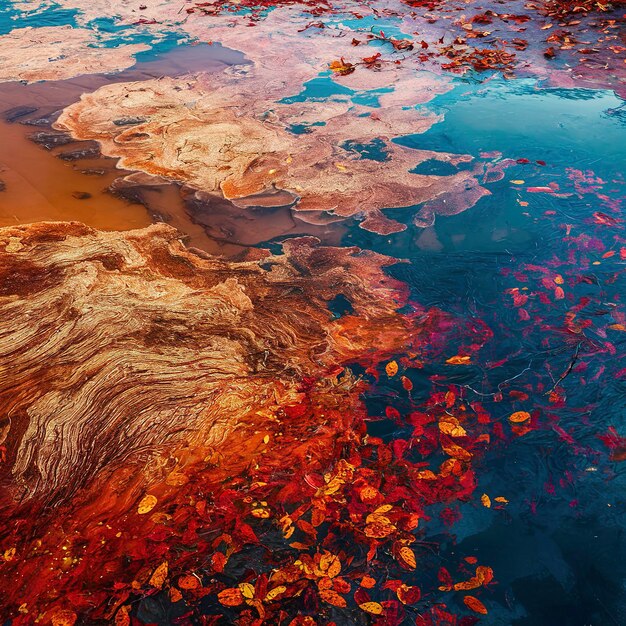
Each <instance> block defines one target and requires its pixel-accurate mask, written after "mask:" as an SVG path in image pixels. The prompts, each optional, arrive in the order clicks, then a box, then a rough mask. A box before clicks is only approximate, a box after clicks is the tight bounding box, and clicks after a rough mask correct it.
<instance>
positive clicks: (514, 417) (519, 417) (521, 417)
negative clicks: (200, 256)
mask: <svg viewBox="0 0 626 626" xmlns="http://www.w3.org/2000/svg"><path fill="white" fill-rule="evenodd" d="M529 418H530V413H528V412H527V411H515V413H512V414H511V415H510V416H509V422H513V423H514V424H521V423H522V422H525V421H526V420H527V419H529Z"/></svg>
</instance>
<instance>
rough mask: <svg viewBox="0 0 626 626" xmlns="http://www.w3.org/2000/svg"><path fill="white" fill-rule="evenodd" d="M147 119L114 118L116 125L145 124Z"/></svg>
mask: <svg viewBox="0 0 626 626" xmlns="http://www.w3.org/2000/svg"><path fill="white" fill-rule="evenodd" d="M145 121H146V119H145V118H144V117H120V118H118V119H116V120H113V123H114V124H115V125H116V126H132V125H133V124H143V123H144V122H145Z"/></svg>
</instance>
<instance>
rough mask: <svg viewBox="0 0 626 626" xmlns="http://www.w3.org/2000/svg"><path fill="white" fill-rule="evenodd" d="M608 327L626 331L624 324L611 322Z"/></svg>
mask: <svg viewBox="0 0 626 626" xmlns="http://www.w3.org/2000/svg"><path fill="white" fill-rule="evenodd" d="M609 328H610V329H611V330H621V331H626V326H624V324H611V325H610V326H609Z"/></svg>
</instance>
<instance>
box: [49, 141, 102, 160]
mask: <svg viewBox="0 0 626 626" xmlns="http://www.w3.org/2000/svg"><path fill="white" fill-rule="evenodd" d="M83 146H84V144H83ZM56 156H57V157H58V158H59V159H62V160H63V161H80V160H82V159H97V158H98V157H100V156H101V152H100V148H99V147H98V145H97V144H95V143H90V144H89V145H87V146H84V147H82V148H77V149H76V150H67V151H64V152H58V153H57V155H56Z"/></svg>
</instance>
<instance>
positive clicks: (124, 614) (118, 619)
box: [114, 604, 130, 626]
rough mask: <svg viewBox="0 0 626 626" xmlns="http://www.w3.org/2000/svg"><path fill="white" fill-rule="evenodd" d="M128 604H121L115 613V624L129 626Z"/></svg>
mask: <svg viewBox="0 0 626 626" xmlns="http://www.w3.org/2000/svg"><path fill="white" fill-rule="evenodd" d="M129 613H130V606H129V605H128V604H125V605H124V606H121V607H120V608H119V610H118V612H117V613H116V614H115V620H114V623H115V626H130V615H129Z"/></svg>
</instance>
